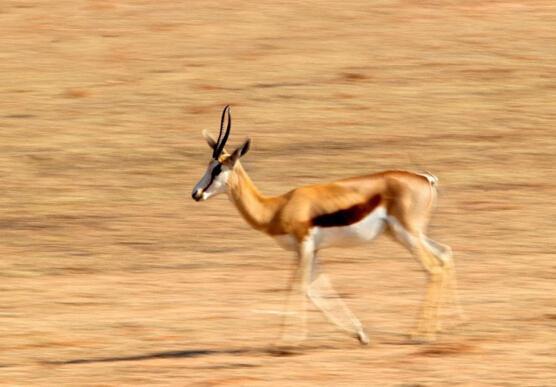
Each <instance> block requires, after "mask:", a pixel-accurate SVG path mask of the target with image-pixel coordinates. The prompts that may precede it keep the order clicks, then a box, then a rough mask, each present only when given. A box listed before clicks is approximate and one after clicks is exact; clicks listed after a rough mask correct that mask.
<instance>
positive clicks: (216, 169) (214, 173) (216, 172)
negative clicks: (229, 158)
mask: <svg viewBox="0 0 556 387" xmlns="http://www.w3.org/2000/svg"><path fill="white" fill-rule="evenodd" d="M220 172H222V164H216V167H214V168H213V169H212V172H211V174H212V177H216V176H218V175H219V174H220Z"/></svg>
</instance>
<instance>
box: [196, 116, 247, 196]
mask: <svg viewBox="0 0 556 387" xmlns="http://www.w3.org/2000/svg"><path fill="white" fill-rule="evenodd" d="M226 118H227V121H228V123H227V125H226V130H224V122H225V121H226ZM231 127H232V116H231V115H230V106H229V105H228V106H226V107H225V108H224V110H223V111H222V118H221V119H220V133H219V134H218V140H216V141H215V140H214V138H212V136H211V135H210V134H208V132H207V131H206V130H204V131H203V137H204V138H205V140H206V141H207V144H208V145H209V147H210V148H211V149H212V157H211V160H210V161H209V163H208V166H207V170H206V171H205V174H204V175H203V177H201V180H199V182H198V183H197V184H196V185H195V187H194V188H193V192H192V193H191V196H192V197H193V200H195V201H197V202H198V201H200V200H207V199H208V198H210V197H212V196H215V195H217V194H219V193H222V192H226V189H227V186H228V184H227V183H228V180H229V179H230V176H232V174H233V173H234V167H235V166H236V164H237V162H238V160H239V159H240V158H241V157H242V156H243V155H245V154H246V153H247V152H248V151H249V146H250V144H251V140H250V139H247V140H245V142H244V143H243V145H241V146H240V147H238V148H236V149H235V150H234V151H233V152H232V153H231V154H230V153H228V152H226V150H225V149H224V146H225V145H226V142H227V141H228V137H229V135H230V129H231Z"/></svg>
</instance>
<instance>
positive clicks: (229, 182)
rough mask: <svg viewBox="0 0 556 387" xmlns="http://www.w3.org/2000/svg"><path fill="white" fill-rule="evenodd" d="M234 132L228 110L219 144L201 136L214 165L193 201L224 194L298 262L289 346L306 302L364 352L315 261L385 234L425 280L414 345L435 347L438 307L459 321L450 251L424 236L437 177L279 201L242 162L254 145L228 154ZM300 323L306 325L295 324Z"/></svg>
mask: <svg viewBox="0 0 556 387" xmlns="http://www.w3.org/2000/svg"><path fill="white" fill-rule="evenodd" d="M226 117H227V126H226V129H225V130H224V122H225V118H226ZM231 125H232V119H231V115H230V107H229V106H226V107H225V108H224V110H223V112H222V118H221V122H220V133H219V135H218V139H217V140H216V141H215V140H214V139H213V138H212V137H211V136H210V135H209V134H208V133H207V132H206V131H203V135H204V137H205V139H206V141H207V142H208V145H209V146H210V147H211V148H212V159H211V160H210V161H209V163H208V167H207V170H206V172H205V174H204V175H203V177H202V178H201V180H199V182H198V183H197V185H195V188H193V192H192V197H193V199H194V200H195V201H201V200H207V199H208V198H210V197H213V196H215V195H217V194H219V193H224V192H226V193H227V194H228V196H229V198H230V199H231V201H232V202H233V203H234V204H235V206H236V207H237V209H238V210H239V212H240V214H241V215H242V217H243V218H244V219H245V220H246V221H247V223H249V225H250V226H251V227H253V228H254V229H256V230H260V231H262V232H264V233H265V234H268V235H269V236H271V237H272V238H274V239H275V240H276V241H277V242H278V243H279V244H280V246H282V247H283V248H285V249H286V250H293V251H295V252H296V253H297V255H298V258H299V259H298V261H297V266H296V267H297V269H296V271H295V274H294V275H293V277H292V283H291V284H290V296H289V297H288V300H289V311H288V313H286V316H291V315H294V316H295V313H292V305H291V302H292V297H295V298H296V299H297V301H296V302H300V303H301V304H300V305H299V306H301V313H299V315H298V316H296V317H295V318H294V319H295V321H297V324H296V329H295V330H294V331H293V332H292V331H291V329H290V332H289V333H288V332H283V338H284V339H286V340H291V339H292V337H293V338H296V339H298V338H299V336H301V337H302V338H304V337H305V334H306V322H305V320H306V316H305V310H306V305H305V302H306V299H307V298H308V299H310V300H311V301H312V302H313V304H314V305H315V306H316V307H317V308H318V309H320V310H321V311H322V312H323V313H324V315H325V316H326V317H327V318H328V319H329V320H330V321H331V322H332V323H334V324H335V325H336V326H338V327H339V328H340V329H342V330H344V331H346V332H348V333H349V334H350V335H352V336H354V337H356V338H357V339H358V340H359V341H360V342H361V343H362V344H367V343H368V342H369V339H368V337H367V335H366V334H365V331H364V330H363V327H362V325H361V323H360V322H359V320H358V319H357V318H356V317H355V315H354V314H353V313H352V312H351V311H350V310H349V309H348V307H347V306H346V305H345V303H344V302H343V301H342V299H341V298H340V297H339V296H338V294H337V293H336V292H335V290H334V288H333V287H332V285H331V284H330V281H329V280H328V277H326V276H325V275H324V274H323V273H322V272H318V273H317V270H316V260H317V257H316V253H317V252H318V251H320V250H321V249H323V248H326V247H331V246H345V245H350V244H354V243H357V242H367V241H371V240H373V239H374V238H376V237H377V236H378V235H379V234H381V232H382V231H383V230H386V231H387V232H389V233H390V234H391V235H392V236H393V237H394V239H395V240H397V241H398V242H400V243H401V244H402V245H403V246H404V247H406V248H407V249H408V250H409V251H410V252H411V253H412V254H413V255H414V256H415V257H416V258H417V260H418V261H419V262H420V264H421V265H422V267H423V269H424V270H425V272H426V274H427V281H428V283H427V289H426V292H425V297H424V300H423V303H422V306H421V311H420V313H419V314H420V318H418V321H417V324H416V327H415V329H414V331H413V333H412V334H411V337H412V338H413V339H414V340H419V341H423V340H425V341H430V340H434V339H435V337H436V332H437V330H438V329H439V324H438V309H439V304H440V303H441V301H442V300H443V296H444V294H445V293H446V296H447V300H451V301H452V302H453V303H454V304H455V306H456V307H457V308H458V311H459V312H460V313H461V310H459V303H458V301H457V294H456V284H455V271H454V263H453V260H452V253H451V249H450V248H449V247H448V246H446V245H444V244H441V243H438V242H435V241H433V240H432V239H430V238H429V237H427V236H426V234H425V230H426V227H427V224H428V222H429V217H430V214H431V210H432V207H433V205H434V203H435V200H436V196H437V194H436V187H437V184H438V179H437V178H436V177H435V176H433V175H432V174H430V173H424V174H419V173H413V172H407V171H398V170H394V171H384V172H379V173H374V174H371V175H365V176H357V177H350V178H346V179H342V180H338V181H334V182H331V183H325V184H316V185H310V186H304V187H301V188H296V189H293V190H291V191H289V192H287V193H285V194H283V195H280V196H275V197H269V196H264V195H262V194H261V193H260V192H259V190H258V189H257V188H256V186H255V185H254V184H253V182H252V180H251V179H250V178H249V176H248V175H247V173H246V172H245V170H244V169H243V166H242V165H241V163H240V161H239V160H240V158H241V157H242V156H244V155H245V154H246V153H247V152H248V151H249V147H250V143H251V141H250V139H247V140H246V141H245V142H244V143H243V145H241V146H240V147H238V148H237V149H235V150H234V151H233V152H232V153H231V154H230V153H228V152H226V151H225V150H224V146H225V145H226V142H227V140H228V136H229V135H230V129H231ZM445 290H448V292H445ZM299 316H301V318H300V320H298V319H297V318H298V317H299ZM288 318H289V319H291V318H292V317H286V319H288ZM299 322H301V325H299ZM290 326H291V325H290ZM292 333H294V334H293V335H292Z"/></svg>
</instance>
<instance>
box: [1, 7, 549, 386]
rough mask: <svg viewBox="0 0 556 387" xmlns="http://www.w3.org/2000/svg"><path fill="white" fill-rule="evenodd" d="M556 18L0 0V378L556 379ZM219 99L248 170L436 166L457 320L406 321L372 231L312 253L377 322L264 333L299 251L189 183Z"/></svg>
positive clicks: (518, 10) (277, 175)
mask: <svg viewBox="0 0 556 387" xmlns="http://www.w3.org/2000/svg"><path fill="white" fill-rule="evenodd" d="M555 20H556V7H555V6H554V2H553V1H548V0H528V1H511V0H508V1H502V0H500V1H475V0H463V1H448V0H447V1H415V0H405V1H404V0H399V1H393V0H376V1H355V0H354V1H352V0H346V1H342V2H337V1H328V0H323V1H318V2H316V1H315V2H296V1H279V2H276V1H232V0H230V1H196V0H187V1H166V0H160V1H156V2H154V1H138V0H134V1H116V0H90V1H85V0H83V1H69V0H60V1H55V2H52V1H35V0H3V1H2V3H1V5H0V34H1V35H0V36H1V38H0V84H1V85H2V86H1V88H0V93H1V98H0V128H1V129H0V130H1V134H2V135H1V141H0V152H1V153H0V181H1V187H2V189H1V191H0V192H1V195H0V229H1V231H0V255H1V259H0V384H4V385H61V384H66V385H76V386H77V385H101V384H102V385H140V384H148V385H153V384H158V385H198V386H216V385H272V384H275V385H330V386H332V385H344V384H348V383H349V384H351V385H376V386H435V385H469V386H471V385H473V386H476V385H504V386H524V385H528V386H529V385H530V386H548V385H553V384H555V383H556V370H555V369H554V359H555V356H556V346H555V343H556V330H555V328H556V301H555V297H554V295H555V291H556V284H555V282H554V279H555V278H556V261H555V259H554V249H555V247H556V239H555V238H554V228H553V225H554V215H555V194H556V186H555V178H556V176H555V168H554V163H555V161H556V160H555V154H556V140H555V138H554V134H555V132H554V123H555V120H556V110H555V108H554V101H555V100H556V65H555V63H556V45H555V44H554V42H555V39H556V27H555ZM225 104H231V105H232V114H233V119H234V127H233V131H232V135H231V139H230V142H229V144H230V145H228V146H229V147H232V146H234V145H236V144H239V143H240V142H241V141H242V140H243V139H244V138H245V137H247V136H250V137H252V139H253V144H252V150H251V152H250V153H249V154H248V155H247V156H246V157H245V158H244V159H243V160H244V161H243V165H244V166H245V168H246V170H247V171H248V172H249V173H250V175H251V177H252V178H253V180H254V181H255V183H256V184H257V185H258V187H259V188H260V190H261V191H262V192H264V193H265V194H269V195H270V194H279V193H282V192H285V191H287V190H289V189H291V188H293V187H295V186H299V185H304V184H310V183H316V182H321V181H330V180H334V179H337V178H342V177H347V176H351V175H358V174H367V173H372V172H376V171H380V170H382V169H387V168H397V169H413V170H420V169H421V168H423V169H427V170H430V171H432V172H433V173H434V174H435V175H437V176H438V177H439V178H440V197H439V203H438V207H437V210H436V213H435V216H434V218H433V220H432V223H431V226H430V235H431V236H432V237H433V238H434V239H436V240H438V241H441V242H443V243H446V244H448V245H450V246H452V248H453V250H454V256H455V259H456V262H457V267H458V275H459V283H460V291H461V297H462V301H463V305H464V308H465V310H466V312H467V314H468V316H469V318H470V321H469V323H468V324H467V325H464V326H459V327H452V328H449V329H448V330H447V331H446V333H444V334H442V335H441V336H440V338H439V341H438V342H437V343H434V344H427V345H420V346H412V345H405V344H406V339H405V334H406V333H407V332H408V331H409V329H410V328H411V327H412V324H413V322H414V318H415V315H416V312H417V308H418V306H419V302H420V300H421V297H422V293H423V291H424V275H423V273H422V272H421V270H420V268H419V265H418V264H417V263H416V262H415V261H414V260H413V258H412V257H411V256H409V254H408V253H407V252H406V251H405V250H404V249H403V248H402V247H400V246H398V245H397V244H395V243H394V242H392V241H391V240H389V239H388V238H384V237H382V238H379V239H378V240H377V241H375V242H374V243H373V244H371V245H366V246H362V247H359V248H352V249H344V250H341V249H330V250H326V251H324V252H323V255H322V257H321V260H322V263H323V266H324V268H325V270H326V271H327V272H328V274H329V275H330V277H331V278H332V280H333V281H334V284H335V287H336V288H337V289H338V291H339V292H340V293H341V295H342V296H343V298H344V299H345V300H346V302H347V303H348V304H349V305H350V307H351V308H352V310H353V311H354V312H355V314H357V315H358V317H359V318H360V319H361V320H362V322H363V323H364V325H365V327H366V329H367V331H368V333H369V336H370V339H371V345H370V346H367V347H361V346H360V345H359V344H358V343H357V342H356V341H355V340H353V339H351V338H349V337H347V336H345V335H343V334H342V333H341V332H338V331H337V330H335V328H334V327H333V326H332V325H330V324H329V323H327V322H326V321H325V320H324V319H323V318H322V317H321V316H320V315H319V314H318V313H317V312H312V314H311V320H310V327H311V333H310V336H309V339H308V341H307V342H306V343H304V344H303V345H302V346H301V347H300V348H299V350H298V351H295V352H294V353H290V355H291V356H272V355H271V354H269V353H267V352H266V349H265V348H267V346H268V345H269V344H271V343H273V342H274V341H275V340H276V339H277V338H278V335H279V328H280V322H281V316H280V315H279V314H278V313H277V311H280V310H281V309H282V307H283V304H284V300H285V297H286V292H285V290H286V284H287V278H288V275H289V273H290V271H291V269H292V267H293V266H292V265H293V263H294V257H293V256H292V255H291V253H288V252H285V251H283V250H281V249H280V248H279V247H278V246H277V245H275V243H274V242H273V241H272V240H271V239H270V238H267V237H266V236H264V235H263V234H259V233H257V232H255V231H252V230H250V229H249V227H248V226H247V224H246V223H245V222H244V221H243V220H242V219H241V218H240V217H239V216H238V213H237V211H236V209H235V208H233V206H232V205H231V203H230V202H229V201H228V200H227V199H226V197H225V196H220V197H217V198H215V199H213V200H211V201H209V202H205V203H195V202H193V201H192V200H191V198H190V192H191V189H192V187H193V185H194V184H195V183H196V181H197V180H198V179H199V178H200V177H201V175H202V174H203V173H204V170H205V166H206V163H207V161H208V160H209V158H210V152H209V149H208V147H207V146H206V143H205V142H204V140H203V139H202V137H201V130H202V129H208V130H210V131H212V133H217V130H218V126H219V117H220V112H221V109H222V108H223V106H224V105H225ZM447 325H448V327H450V321H449V320H448V321H447Z"/></svg>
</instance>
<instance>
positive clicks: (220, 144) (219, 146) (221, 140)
mask: <svg viewBox="0 0 556 387" xmlns="http://www.w3.org/2000/svg"><path fill="white" fill-rule="evenodd" d="M226 113H228V125H227V126H226V132H224V135H223V136H222V132H223V129H224V117H225V116H226ZM231 127H232V116H231V115H230V105H226V107H224V110H223V111H222V118H221V119H220V133H219V134H218V140H217V141H216V146H215V147H214V151H213V153H212V158H213V159H215V160H216V159H218V156H220V154H221V153H222V151H223V150H224V146H225V145H226V142H227V141H228V137H229V135H230V129H231Z"/></svg>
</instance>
